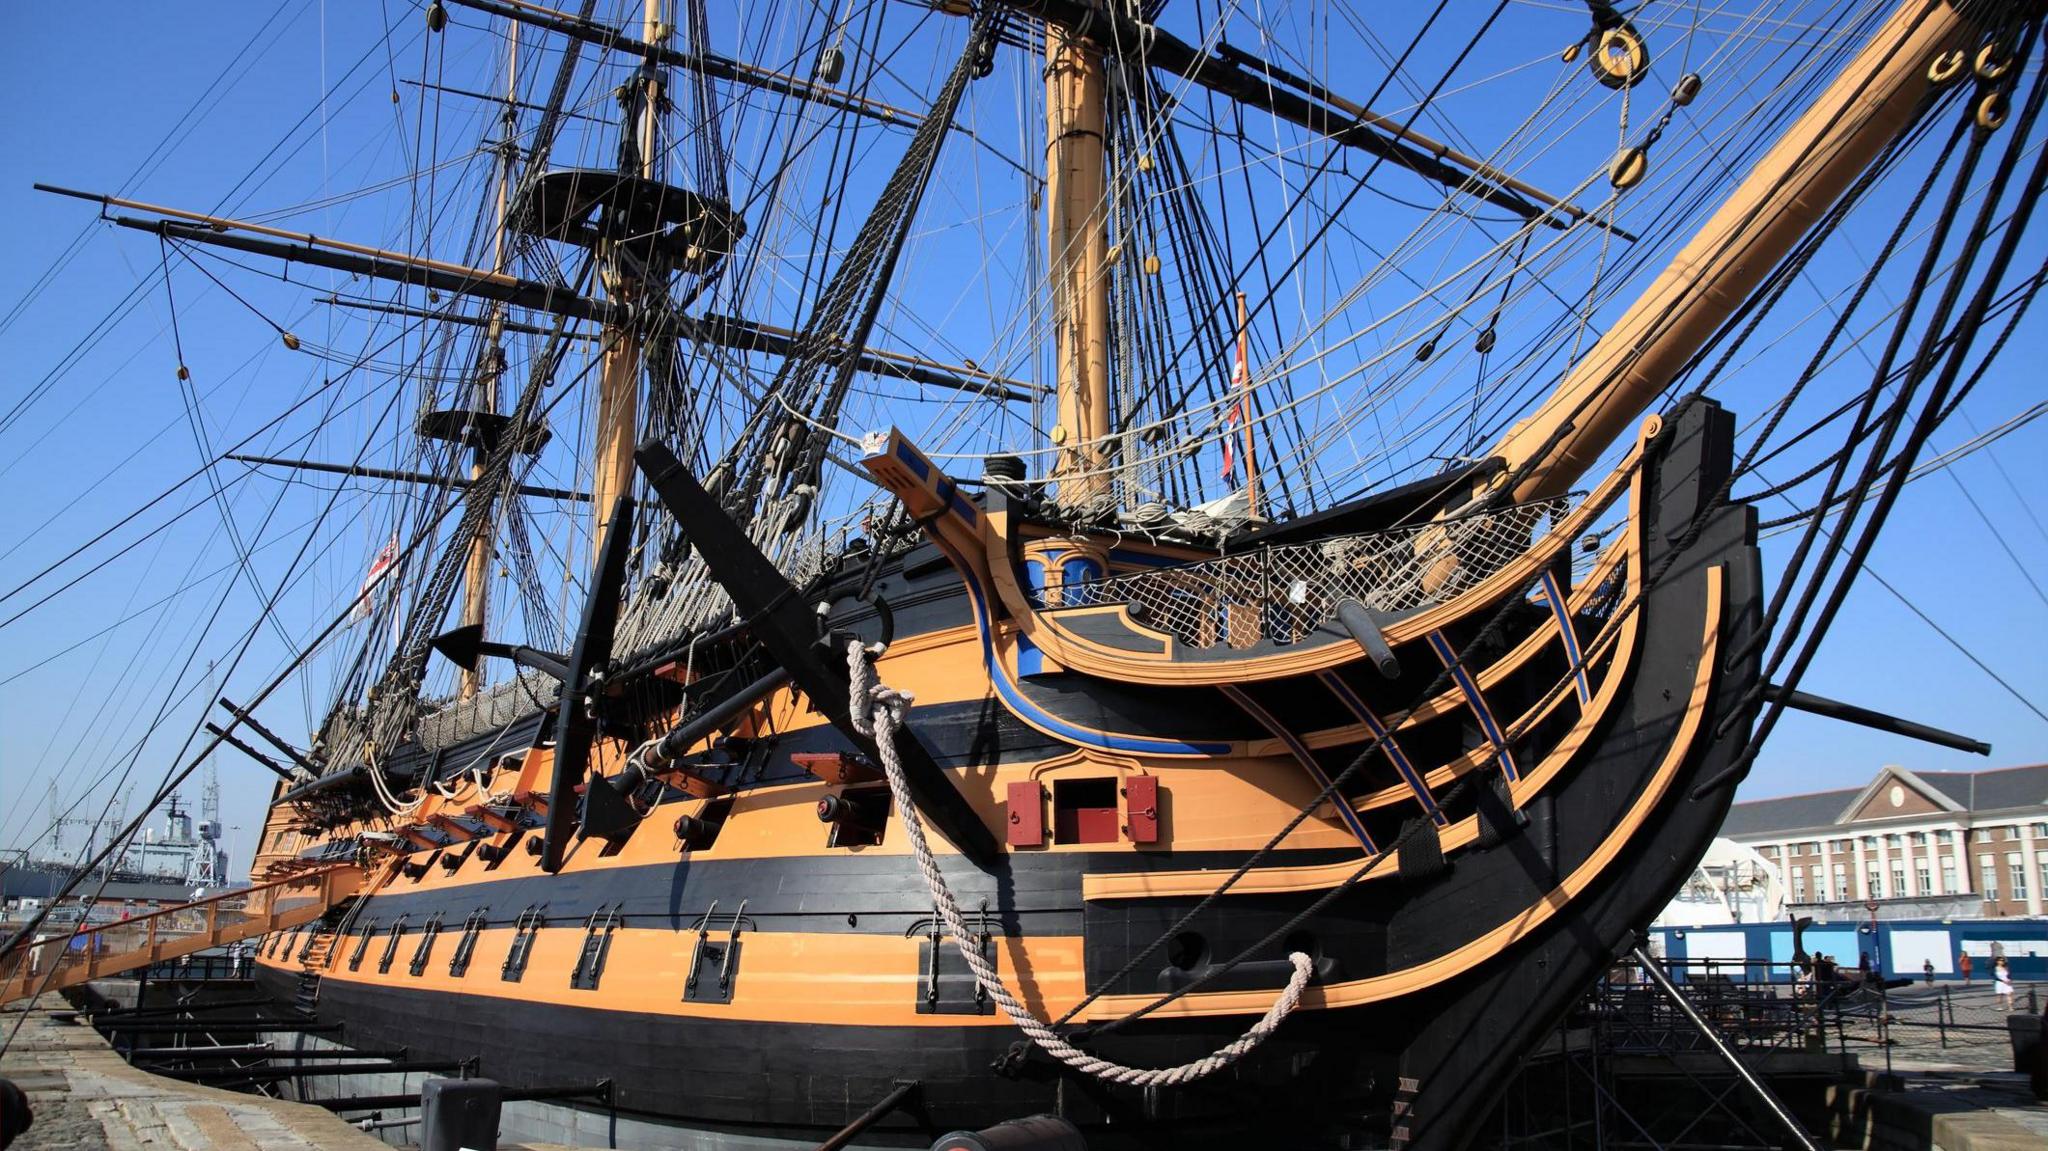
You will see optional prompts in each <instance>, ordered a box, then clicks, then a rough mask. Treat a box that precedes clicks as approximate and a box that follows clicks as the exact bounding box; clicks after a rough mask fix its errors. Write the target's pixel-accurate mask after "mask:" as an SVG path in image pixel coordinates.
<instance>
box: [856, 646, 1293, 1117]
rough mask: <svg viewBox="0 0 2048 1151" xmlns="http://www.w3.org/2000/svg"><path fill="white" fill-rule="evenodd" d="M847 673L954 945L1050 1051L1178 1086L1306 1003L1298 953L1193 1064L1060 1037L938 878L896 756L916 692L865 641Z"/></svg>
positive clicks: (1103, 1070)
mask: <svg viewBox="0 0 2048 1151" xmlns="http://www.w3.org/2000/svg"><path fill="white" fill-rule="evenodd" d="M846 671H847V675H848V677H849V678H850V679H851V681H852V682H851V683H850V684H849V686H848V691H847V702H848V704H849V707H848V711H850V712H851V713H852V717H853V726H854V727H855V728H856V729H857V730H859V732H860V733H861V734H862V735H868V736H873V737H874V741H875V749H876V750H877V751H879V752H880V753H881V757H882V770H883V772H884V774H886V775H887V776H888V779H889V795H890V798H892V799H893V800H894V801H895V804H896V811H897V813H898V814H899V815H900V816H901V817H902V819H903V833H904V835H906V836H908V837H909V839H910V850H911V854H913V855H915V856H916V857H917V870H918V872H919V873H920V874H922V875H923V876H924V885H925V888H926V889H927V890H928V891H930V892H931V897H932V906H933V907H934V908H936V909H937V911H938V913H939V920H940V922H942V923H944V924H945V925H946V930H947V931H949V932H951V933H952V936H953V943H954V945H955V946H957V947H958V948H959V949H960V958H962V959H964V960H966V961H967V967H968V969H969V970H971V971H973V972H974V978H975V979H976V980H978V981H980V983H981V986H982V987H983V988H985V989H986V990H987V991H988V994H989V997H990V998H992V999H994V1000H995V1001H996V1003H997V1004H999V1005H1000V1006H1001V1007H1002V1009H1003V1013H1004V1014H1005V1015H1008V1016H1009V1017H1010V1020H1011V1022H1013V1023H1015V1024H1016V1025H1017V1026H1018V1027H1019V1028H1020V1029H1022V1030H1023V1032H1024V1034H1026V1035H1028V1036H1030V1037H1031V1041H1032V1042H1034V1043H1036V1044H1038V1045H1039V1046H1040V1047H1042V1048H1044V1049H1045V1051H1046V1053H1047V1054H1049V1055H1051V1056H1052V1057H1053V1058H1055V1059H1057V1060H1059V1061H1060V1062H1062V1063H1064V1064H1066V1065H1067V1066H1069V1067H1071V1068H1073V1069H1074V1070H1076V1071H1080V1072H1083V1073H1084V1074H1088V1075H1093V1076H1095V1077H1096V1078H1098V1079H1104V1080H1107V1081H1109V1082H1111V1083H1121V1084H1125V1085H1127V1086H1132V1087H1174V1086H1178V1085H1180V1084H1183V1083H1192V1082H1194V1081H1195V1080H1197V1079H1201V1078H1203V1077H1205V1076H1208V1075H1213V1074H1215V1073H1216V1072H1218V1071H1221V1070H1222V1069H1224V1068H1225V1067H1228V1066H1230V1065H1231V1064H1233V1063H1235V1062H1237V1061H1238V1060H1239V1059H1242V1058H1244V1057H1245V1056H1246V1055H1248V1054H1250V1053H1251V1051H1252V1050H1253V1049H1254V1048H1256V1047H1258V1045H1259V1044H1261V1043H1264V1042H1265V1041H1266V1038H1267V1037H1268V1036H1270V1035H1272V1034H1273V1032H1274V1031H1275V1030H1277V1029H1278V1028H1279V1026H1280V1024H1281V1022H1282V1021H1283V1020H1285V1019H1286V1018H1287V1016H1288V1015H1290V1014H1291V1013H1293V1011H1294V1009H1295V1008H1296V1007H1298V1006H1300V1005H1301V993H1302V991H1303V990H1304V989H1305V988H1307V987H1308V980H1309V975H1310V973H1311V972H1312V971H1313V970H1314V967H1313V965H1312V964H1311V963H1310V961H1309V957H1308V956H1306V955H1304V954H1302V953H1301V952H1299V951H1296V952H1293V953H1291V954H1289V955H1288V957H1287V960H1288V962H1289V963H1291V964H1293V965H1294V974H1293V975H1291V976H1289V977H1288V980H1287V986H1286V987H1285V988H1282V989H1281V992H1280V997H1279V998H1278V999H1276V1000H1274V1001H1273V1006H1272V1007H1270V1008H1268V1009H1267V1011H1266V1014H1265V1015H1264V1016H1262V1017H1261V1018H1260V1019H1259V1021H1258V1022H1257V1023H1254V1024H1252V1026H1251V1029H1250V1030H1249V1031H1246V1032H1245V1033H1244V1034H1243V1035H1241V1036H1239V1037H1238V1038H1237V1039H1236V1040H1235V1041H1234V1042H1232V1043H1230V1044H1228V1045H1226V1046H1224V1047H1220V1048H1218V1049H1217V1050H1216V1051H1214V1052H1212V1053H1211V1054H1209V1055H1207V1056H1204V1057H1203V1058H1201V1059H1197V1060H1195V1061H1194V1062H1192V1063H1183V1064H1181V1065H1180V1066H1178V1067H1163V1068H1158V1069H1153V1070H1147V1069H1145V1068H1140V1067H1125V1066H1124V1065H1122V1064H1120V1063H1112V1062H1110V1061H1109V1060H1107V1059H1103V1058H1101V1057H1099V1056H1095V1055H1091V1054H1089V1053H1088V1052H1086V1051H1083V1050H1081V1049H1080V1048H1078V1047H1076V1046H1074V1045H1073V1044H1071V1043H1069V1042H1067V1041H1066V1040H1065V1039H1063V1038H1061V1036H1060V1034H1059V1033H1058V1032H1057V1031H1054V1030H1053V1029H1052V1027H1051V1026H1049V1025H1048V1024H1047V1023H1046V1022H1045V1021H1044V1020H1042V1019H1040V1018H1038V1017H1037V1016H1035V1015H1033V1014H1032V1013H1031V1011H1030V1009H1029V1008H1027V1007H1025V1006H1024V1004H1023V1003H1021V1002H1020V1001H1018V999H1017V997H1016V996H1015V995H1012V994H1011V993H1010V989H1009V988H1008V987H1006V986H1004V985H1003V981H1002V977H1001V976H999V975H997V974H996V968H995V964H993V963H991V962H989V960H988V959H987V958H986V957H985V956H983V955H982V953H981V948H980V947H979V946H977V945H976V944H975V942H974V938H975V937H974V934H973V933H972V932H971V931H969V930H968V927H967V922H966V920H964V919H963V918H961V915H960V905H959V903H958V902H957V901H955V900H954V898H953V890H952V888H950V887H948V886H947V885H946V878H945V876H943V875H940V874H939V865H938V863H937V862H936V861H935V860H933V858H932V851H931V845H930V844H928V843H926V842H925V837H924V821H923V820H921V819H919V818H918V815H917V805H916V804H915V803H914V802H913V801H912V800H911V797H910V785H909V783H908V782H907V781H906V780H905V778H904V775H903V763H902V761H901V760H900V759H899V758H898V757H897V755H896V731H897V728H898V727H900V726H901V725H902V722H903V713H904V712H905V711H906V710H907V709H908V708H909V707H910V704H911V696H910V693H909V692H903V691H897V690H895V689H894V688H890V687H885V686H883V685H882V684H880V683H878V682H876V680H875V675H874V670H873V668H871V667H870V666H869V663H868V652H867V650H866V649H865V648H864V647H863V646H862V645H861V643H860V641H858V640H853V641H849V642H848V643H847V645H846Z"/></svg>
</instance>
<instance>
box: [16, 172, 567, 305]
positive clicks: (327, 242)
mask: <svg viewBox="0 0 2048 1151" xmlns="http://www.w3.org/2000/svg"><path fill="white" fill-rule="evenodd" d="M35 189H36V191H38V192H52V193H55V194H56V195H59V196H70V197H72V198H74V199H79V200H91V201H93V202H95V203H97V204H99V205H100V206H101V207H103V208H127V209H129V210H131V211H136V212H149V213H151V214H153V215H158V216H165V217H168V218H170V219H173V220H190V221H192V222H193V223H196V224H204V225H206V226H207V227H208V228H210V229H213V230H215V231H220V232H248V233H251V234H252V235H257V236H275V237H277V238H279V239H283V240H294V241H297V242H298V243H301V244H304V245H306V246H307V247H309V248H325V249H328V250H330V251H335V252H346V253H349V254H350V255H356V256H367V257H369V258H370V259H372V260H374V261H377V262H378V263H382V264H393V265H398V266H400V267H406V268H417V269H419V270H421V271H425V272H440V273H442V274H444V275H448V276H454V277H457V278H459V279H461V280H462V281H464V282H466V283H468V284H472V285H484V284H489V285H492V286H495V287H499V288H509V289H516V288H524V287H527V286H528V285H526V284H525V283H523V282H522V281H520V280H519V279H518V278H516V277H513V276H508V275H506V274H505V273H503V272H492V271H488V270H486V269H483V268H472V267H470V266H468V265H467V264H454V263H450V262H448V261H447V260H431V259H428V258H427V257H425V256H414V255H411V254H409V253H406V252H394V251H391V250H390V249H388V248H373V247H371V246H369V245H368V244H356V243H351V242H349V241H347V240H335V239H330V238H328V237H325V236H316V235H314V234H313V233H311V232H292V231H287V230H286V229H284V228H273V227H271V226H270V225H268V224H254V223H250V222H249V221H247V220H233V219H229V218H228V217H226V216H210V215H208V214H206V213H205V212H191V211H186V210H185V209H183V208H166V207H164V206H163V205H161V204H145V203H143V202H142V201H140V200H130V199H126V198H124V197H121V196H103V195H100V194H98V193H96V192H80V191H77V190H76V189H72V188H59V187H57V186H55V185H52V184H37V185H35ZM115 222H116V223H120V222H121V221H119V220H116V221H115Z"/></svg>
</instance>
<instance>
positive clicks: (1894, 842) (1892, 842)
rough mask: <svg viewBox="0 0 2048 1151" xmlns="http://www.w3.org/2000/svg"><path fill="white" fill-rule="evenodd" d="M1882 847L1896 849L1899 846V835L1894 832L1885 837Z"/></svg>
mask: <svg viewBox="0 0 2048 1151" xmlns="http://www.w3.org/2000/svg"><path fill="white" fill-rule="evenodd" d="M1884 845H1885V846H1886V847H1897V846H1898V845H1899V833H1898V832H1896V831H1895V832H1893V833H1891V834H1890V835H1887V836H1885V837H1884Z"/></svg>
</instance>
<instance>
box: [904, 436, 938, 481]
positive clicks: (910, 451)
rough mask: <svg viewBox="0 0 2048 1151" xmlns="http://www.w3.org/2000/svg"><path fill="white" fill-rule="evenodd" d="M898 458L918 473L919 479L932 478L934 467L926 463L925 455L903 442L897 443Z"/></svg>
mask: <svg viewBox="0 0 2048 1151" xmlns="http://www.w3.org/2000/svg"><path fill="white" fill-rule="evenodd" d="M896 458H897V459H899V460H902V461H903V463H904V465H905V466H906V467H908V468H909V469H910V470H911V471H913V472H916V473H917V478H918V479H921V480H922V479H929V478H931V474H932V466H931V464H930V463H928V462H926V460H925V458H924V454H923V453H922V452H919V451H918V450H917V449H916V448H913V447H911V446H910V445H909V444H907V443H905V442H903V441H902V440H898V441H896Z"/></svg>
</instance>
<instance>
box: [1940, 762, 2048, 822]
mask: <svg viewBox="0 0 2048 1151" xmlns="http://www.w3.org/2000/svg"><path fill="white" fill-rule="evenodd" d="M1920 778H1921V779H1924V780H1926V781H1927V782H1928V783H1929V784H1931V785H1932V786H1934V787H1937V788H1939V789H1941V792H1942V794H1943V795H1946V796H1948V797H1949V798H1950V799H1953V800H1955V801H1956V802H1957V803H1960V804H1962V805H1963V806H1964V807H1965V808H1967V809H1969V810H1971V811H1997V810H1999V809H2000V808H2006V807H2036V806H2039V805H2041V804H2044V803H2048V763H2037V764H2033V765H2032V766H2029V767H2001V768H1998V769H1997V770H1995V771H1923V772H1921V773H1920Z"/></svg>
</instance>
